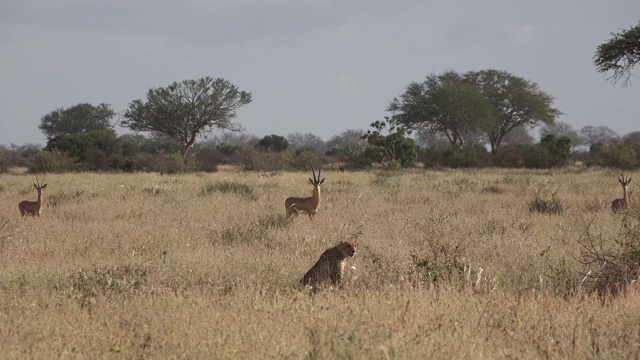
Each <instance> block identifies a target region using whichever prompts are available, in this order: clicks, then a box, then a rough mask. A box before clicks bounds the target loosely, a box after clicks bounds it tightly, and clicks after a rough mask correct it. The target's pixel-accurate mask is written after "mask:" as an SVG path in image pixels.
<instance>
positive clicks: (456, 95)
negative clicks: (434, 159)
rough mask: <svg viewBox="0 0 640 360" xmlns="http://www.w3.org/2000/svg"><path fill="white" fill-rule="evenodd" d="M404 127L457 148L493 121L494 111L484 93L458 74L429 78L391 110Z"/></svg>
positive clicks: (415, 85)
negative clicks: (432, 135)
mask: <svg viewBox="0 0 640 360" xmlns="http://www.w3.org/2000/svg"><path fill="white" fill-rule="evenodd" d="M387 110H388V111H391V112H392V113H393V114H394V115H395V117H396V119H397V120H398V121H399V122H400V123H402V124H403V125H405V126H407V127H410V128H413V129H419V130H420V131H421V132H423V133H433V134H437V133H438V134H443V135H444V136H446V138H447V139H448V140H449V142H450V143H451V145H452V146H453V147H454V148H460V147H462V146H463V145H464V144H465V137H466V135H468V134H470V133H471V134H473V133H478V132H479V129H481V128H482V126H481V124H482V122H484V121H486V120H487V119H489V118H491V117H492V114H491V113H492V111H493V107H492V104H491V103H490V102H489V101H488V99H487V98H486V97H485V96H484V94H483V93H482V91H480V89H479V88H478V87H476V86H473V84H470V83H469V82H467V81H466V80H465V78H464V77H463V76H462V75H460V74H458V73H457V72H455V71H446V72H444V73H442V74H440V75H435V74H431V75H428V76H427V78H426V80H425V81H423V82H422V83H417V82H413V83H411V84H409V86H407V89H406V91H405V92H404V93H403V94H402V95H400V98H395V99H394V100H393V101H392V102H391V104H390V105H389V107H388V108H387Z"/></svg>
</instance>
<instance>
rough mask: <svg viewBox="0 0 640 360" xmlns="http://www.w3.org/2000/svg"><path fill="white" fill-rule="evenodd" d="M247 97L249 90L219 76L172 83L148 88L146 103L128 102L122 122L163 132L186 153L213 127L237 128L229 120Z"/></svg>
mask: <svg viewBox="0 0 640 360" xmlns="http://www.w3.org/2000/svg"><path fill="white" fill-rule="evenodd" d="M251 100H252V98H251V93H249V92H245V91H240V90H239V89H238V88H237V87H236V86H235V85H233V84H232V83H230V82H229V81H227V80H224V79H221V78H218V79H212V78H210V77H205V78H201V79H198V80H185V81H182V82H180V83H178V82H174V83H173V84H171V85H169V86H167V87H160V88H155V89H150V90H149V92H148V93H147V101H146V102H144V101H142V100H134V101H132V102H131V103H130V104H129V109H128V110H127V111H126V112H125V114H124V117H125V119H126V120H124V121H122V125H123V126H125V127H128V128H129V129H131V130H133V131H136V132H138V131H149V132H152V133H154V134H163V135H166V136H168V137H170V138H172V139H174V140H176V141H178V142H180V144H182V149H181V154H182V155H183V156H186V155H187V153H188V151H189V149H191V148H192V147H193V146H194V144H195V143H196V140H197V139H198V138H200V137H204V136H206V135H207V134H209V133H210V132H211V131H213V130H230V131H240V130H241V127H240V126H239V125H237V124H234V123H233V122H232V120H233V119H234V118H235V117H236V110H237V109H239V108H241V107H243V106H245V105H247V104H249V103H250V102H251Z"/></svg>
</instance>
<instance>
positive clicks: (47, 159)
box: [29, 150, 76, 173]
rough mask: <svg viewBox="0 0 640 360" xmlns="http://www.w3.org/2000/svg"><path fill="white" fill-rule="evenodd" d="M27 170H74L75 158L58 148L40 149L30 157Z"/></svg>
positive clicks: (37, 171) (33, 171) (36, 171)
mask: <svg viewBox="0 0 640 360" xmlns="http://www.w3.org/2000/svg"><path fill="white" fill-rule="evenodd" d="M32 161H33V162H32V166H31V167H30V168H29V171H30V172H32V173H41V172H53V173H56V172H58V173H59V172H65V171H74V170H76V159H75V158H73V157H71V156H69V155H67V154H66V153H64V152H61V151H58V150H51V151H41V152H40V153H38V154H37V155H35V156H34V157H33V159H32Z"/></svg>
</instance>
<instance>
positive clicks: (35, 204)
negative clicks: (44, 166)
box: [18, 174, 47, 217]
mask: <svg viewBox="0 0 640 360" xmlns="http://www.w3.org/2000/svg"><path fill="white" fill-rule="evenodd" d="M46 176H47V175H46V174H45V176H43V177H42V182H39V181H38V176H37V175H36V183H35V184H33V187H35V188H36V190H37V191H38V200H36V201H27V200H23V201H20V203H19V204H18V208H19V209H20V215H22V217H24V216H25V215H31V216H36V215H38V216H40V212H41V211H42V192H43V191H44V188H46V187H47V184H45V183H44V178H45V177H46Z"/></svg>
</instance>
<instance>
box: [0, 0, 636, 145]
mask: <svg viewBox="0 0 640 360" xmlns="http://www.w3.org/2000/svg"><path fill="white" fill-rule="evenodd" d="M639 19H640V1H638V0H606V1H605V0H602V1H596V0H565V1H556V0H537V1H520V0H503V1H485V0H458V1H456V0H448V1H444V0H441V1H419V0H394V1H391V0H386V1H383V0H184V1H172V0H153V1H152V0H101V1H98V0H0V144H5V145H8V144H9V143H16V144H23V143H27V142H31V143H40V144H44V143H45V142H46V139H45V137H44V135H43V134H42V133H41V132H40V130H39V129H38V125H39V124H40V119H41V117H42V116H43V115H45V114H47V113H48V112H50V111H52V110H54V109H55V108H58V107H69V106H72V105H75V104H77V103H80V102H88V103H92V104H98V103H101V102H106V103H110V104H111V105H112V107H113V109H114V110H115V111H123V110H125V109H126V108H127V106H128V103H129V102H130V101H132V100H135V99H144V98H145V96H146V93H147V90H148V89H149V88H150V87H158V86H166V85H168V84H170V83H171V82H173V81H182V80H186V79H196V78H200V77H204V76H211V77H222V78H225V79H227V80H229V81H231V82H232V83H234V84H236V85H237V86H238V87H239V88H240V89H241V90H245V91H250V92H252V93H253V98H254V101H253V102H252V103H251V104H249V105H248V106H246V107H245V108H242V109H240V110H239V111H238V117H237V121H238V122H239V123H240V124H241V125H242V126H243V127H244V128H245V129H246V132H247V133H250V134H254V135H257V136H260V137H262V136H264V135H268V134H271V133H275V134H279V135H283V136H286V135H287V134H289V133H292V132H302V133H309V132H310V133H313V134H315V135H318V136H320V137H321V138H323V139H324V140H328V139H329V138H330V137H331V136H333V135H335V134H339V133H341V132H343V131H345V130H347V129H367V128H368V127H369V124H370V123H371V122H373V121H375V120H378V119H381V118H382V117H383V116H384V115H387V113H385V111H384V109H385V108H386V107H387V105H388V104H389V102H390V101H391V100H392V99H393V98H394V97H396V96H398V95H399V94H401V93H402V92H403V91H404V89H405V87H406V86H407V85H408V84H409V83H410V82H412V81H422V80H423V79H424V77H425V76H426V75H428V74H430V73H441V72H443V71H445V70H455V71H458V72H465V71H468V70H482V69H489V68H491V69H499V70H506V71H509V72H511V73H512V74H514V75H517V76H520V77H523V78H526V79H530V80H532V81H535V82H537V83H538V84H539V85H540V87H541V89H542V90H544V91H546V92H547V93H549V94H551V95H553V96H554V97H556V103H555V105H556V106H557V107H558V108H559V109H560V110H561V111H563V112H564V113H565V115H564V116H562V117H561V118H560V119H559V120H560V121H564V122H567V123H569V124H571V125H573V126H574V127H575V128H576V129H577V130H579V129H580V128H581V127H583V126H586V125H594V126H599V125H606V126H608V127H610V128H612V129H613V130H615V131H617V132H618V133H619V134H621V135H622V134H626V133H628V132H631V131H637V130H640V126H639V123H640V121H639V120H640V79H636V80H635V81H634V82H633V86H631V87H621V86H619V85H611V84H609V83H607V82H606V81H605V80H604V78H603V77H602V76H601V75H599V74H597V73H596V71H595V67H594V66H593V62H592V58H593V54H594V51H595V49H596V47H597V46H598V45H599V44H601V43H602V42H604V41H605V40H607V39H608V38H609V37H610V33H611V32H617V31H619V30H620V29H627V28H629V27H631V26H634V25H637V23H638V20H639ZM635 74H636V75H640V68H637V69H636V71H635Z"/></svg>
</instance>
